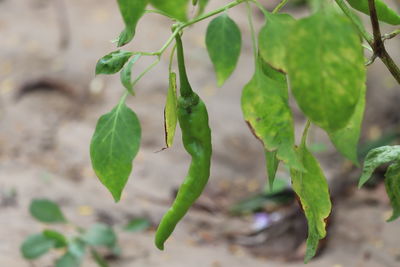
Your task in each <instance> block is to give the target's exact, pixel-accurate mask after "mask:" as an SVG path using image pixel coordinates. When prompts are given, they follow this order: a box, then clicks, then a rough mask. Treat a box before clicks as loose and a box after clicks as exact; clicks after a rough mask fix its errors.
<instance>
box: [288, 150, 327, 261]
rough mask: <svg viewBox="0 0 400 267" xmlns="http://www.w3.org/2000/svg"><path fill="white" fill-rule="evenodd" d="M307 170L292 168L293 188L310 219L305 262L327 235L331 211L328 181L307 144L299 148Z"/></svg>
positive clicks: (312, 255)
mask: <svg viewBox="0 0 400 267" xmlns="http://www.w3.org/2000/svg"><path fill="white" fill-rule="evenodd" d="M298 154H299V157H300V158H301V160H302V163H303V165H304V167H305V169H306V171H305V172H299V171H296V170H293V169H292V170H291V176H292V186H293V190H294V191H295V192H296V194H297V195H298V196H299V198H300V202H301V206H302V207H303V210H304V213H305V215H306V218H307V221H308V237H307V250H306V256H305V258H304V262H308V261H309V260H311V258H312V257H314V255H315V253H316V251H317V248H318V242H319V240H320V239H322V238H324V237H325V236H326V230H325V226H326V223H325V220H326V219H327V218H328V216H329V214H330V212H331V200H330V196H329V190H328V183H327V182H326V179H325V177H324V173H323V171H322V169H321V167H320V166H319V164H318V161H317V160H316V159H315V158H314V156H313V155H312V154H311V153H310V152H309V151H308V150H307V148H306V146H305V144H303V145H302V146H301V147H300V148H299V149H298Z"/></svg>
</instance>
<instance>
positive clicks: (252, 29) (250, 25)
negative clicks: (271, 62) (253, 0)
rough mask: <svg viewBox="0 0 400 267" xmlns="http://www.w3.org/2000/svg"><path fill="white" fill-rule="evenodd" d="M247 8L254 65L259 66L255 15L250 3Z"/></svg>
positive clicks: (247, 3)
mask: <svg viewBox="0 0 400 267" xmlns="http://www.w3.org/2000/svg"><path fill="white" fill-rule="evenodd" d="M246 8H247V20H248V21H249V27H250V32H251V43H252V47H253V56H254V63H255V64H257V38H256V32H255V30H254V24H253V13H252V10H251V6H250V4H249V2H246Z"/></svg>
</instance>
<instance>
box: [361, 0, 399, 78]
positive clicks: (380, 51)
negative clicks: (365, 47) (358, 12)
mask: <svg viewBox="0 0 400 267" xmlns="http://www.w3.org/2000/svg"><path fill="white" fill-rule="evenodd" d="M368 7H369V14H370V18H371V24H372V30H373V35H374V41H373V43H372V49H373V50H374V54H375V55H376V56H378V57H379V58H380V59H381V60H382V62H383V63H384V64H385V65H386V67H387V68H388V69H389V71H390V73H391V74H392V75H393V77H394V78H395V79H396V81H397V82H398V83H399V84H400V69H399V67H398V66H397V65H396V63H395V62H394V61H393V59H392V58H391V56H390V55H389V53H388V52H387V51H386V48H385V44H384V43H383V40H382V35H381V29H380V26H379V21H378V14H377V12H376V7H375V0H368Z"/></svg>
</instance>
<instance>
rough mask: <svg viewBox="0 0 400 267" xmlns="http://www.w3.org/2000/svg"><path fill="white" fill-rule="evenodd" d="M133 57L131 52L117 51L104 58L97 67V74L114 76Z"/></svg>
mask: <svg viewBox="0 0 400 267" xmlns="http://www.w3.org/2000/svg"><path fill="white" fill-rule="evenodd" d="M131 56H132V53H131V52H127V51H122V50H117V51H114V52H111V53H110V54H108V55H105V56H104V57H102V58H101V59H100V60H99V61H98V62H97V65H96V75H97V74H114V73H117V72H118V71H120V70H121V69H122V68H123V67H124V65H125V63H126V62H127V61H128V60H129V58H130V57H131Z"/></svg>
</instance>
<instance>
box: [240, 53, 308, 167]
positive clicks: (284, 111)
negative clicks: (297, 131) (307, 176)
mask: <svg viewBox="0 0 400 267" xmlns="http://www.w3.org/2000/svg"><path fill="white" fill-rule="evenodd" d="M267 71H268V72H267ZM267 74H268V75H267ZM241 101H242V111H243V115H244V119H245V120H246V121H247V123H248V124H249V126H250V127H251V129H252V131H253V133H254V135H255V136H256V137H257V138H258V139H260V140H261V141H262V142H263V144H264V147H265V149H266V150H268V151H275V150H276V151H277V152H276V157H277V158H278V159H279V160H282V161H284V162H285V163H286V164H287V165H289V166H290V167H291V168H295V169H299V170H301V169H303V168H302V165H301V163H300V162H299V159H298V157H297V155H296V153H295V151H294V124H293V116H292V112H291V110H290V107H289V103H288V89H287V84H286V78H285V75H283V74H282V73H280V72H278V71H276V70H274V69H272V68H271V67H269V66H265V67H264V68H263V67H262V63H261V62H260V60H259V62H258V64H257V66H256V70H255V74H254V76H253V78H252V79H251V80H250V82H249V83H248V84H247V85H246V86H245V87H244V89H243V92H242V100H241Z"/></svg>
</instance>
